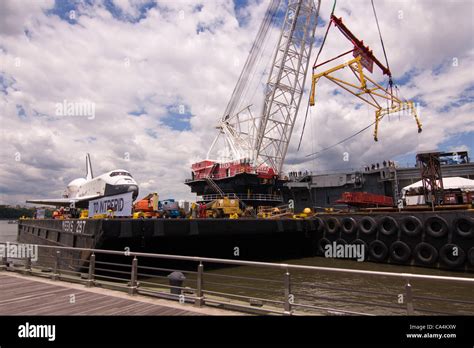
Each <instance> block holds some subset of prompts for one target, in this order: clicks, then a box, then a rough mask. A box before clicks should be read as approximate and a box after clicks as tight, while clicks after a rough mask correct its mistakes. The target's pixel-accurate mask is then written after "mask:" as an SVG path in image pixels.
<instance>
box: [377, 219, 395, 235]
mask: <svg viewBox="0 0 474 348" xmlns="http://www.w3.org/2000/svg"><path fill="white" fill-rule="evenodd" d="M379 231H380V232H382V234H384V235H386V236H391V235H393V234H395V233H397V231H398V223H397V220H395V219H394V218H393V217H391V216H384V217H383V218H381V219H380V221H379Z"/></svg>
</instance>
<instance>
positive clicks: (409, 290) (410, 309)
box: [405, 278, 414, 315]
mask: <svg viewBox="0 0 474 348" xmlns="http://www.w3.org/2000/svg"><path fill="white" fill-rule="evenodd" d="M405 296H406V303H407V315H413V314H414V310H413V294H412V288H411V284H410V279H408V278H407V282H406V284H405Z"/></svg>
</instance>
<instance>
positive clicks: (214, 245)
mask: <svg viewBox="0 0 474 348" xmlns="http://www.w3.org/2000/svg"><path fill="white" fill-rule="evenodd" d="M18 241H19V242H21V243H34V244H46V245H59V246H68V247H84V248H97V249H114V250H124V251H125V250H133V251H144V252H153V253H166V254H178V255H193V256H208V257H221V258H230V259H247V260H264V259H265V260H268V259H283V258H289V257H291V258H295V257H305V256H314V255H320V256H323V257H324V251H325V245H326V244H331V245H333V242H336V243H337V244H363V245H364V247H365V256H366V260H365V261H369V262H381V263H392V264H400V265H413V266H421V267H430V268H438V269H448V270H457V271H465V272H472V271H474V212H473V211H442V212H434V213H433V212H401V213H399V212H393V213H387V212H384V213H345V214H341V213H338V214H318V215H317V216H316V217H313V218H311V219H305V220H296V219H279V220H270V219H266V220H264V219H193V220H189V219H119V218H115V219H90V220H80V219H71V220H20V222H19V227H18ZM74 253H75V254H74V255H71V256H74V257H77V256H80V258H81V259H83V260H87V258H88V257H89V254H88V253H87V252H79V251H77V252H74ZM53 257H54V253H53V252H51V253H49V254H48V253H46V252H45V253H43V255H41V254H40V262H43V263H51V261H52V259H53ZM81 266H82V264H80V263H76V264H72V265H68V267H70V268H76V269H77V268H80V267H81Z"/></svg>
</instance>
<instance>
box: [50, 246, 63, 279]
mask: <svg viewBox="0 0 474 348" xmlns="http://www.w3.org/2000/svg"><path fill="white" fill-rule="evenodd" d="M60 256H61V252H60V251H59V250H57V251H56V256H55V258H54V268H53V276H52V277H51V279H52V280H58V279H59V258H60Z"/></svg>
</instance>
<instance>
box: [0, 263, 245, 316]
mask: <svg viewBox="0 0 474 348" xmlns="http://www.w3.org/2000/svg"><path fill="white" fill-rule="evenodd" d="M0 315H164V316H168V315H170V316H171V315H173V316H174V315H241V314H240V313H235V312H231V311H226V310H221V309H217V308H209V307H202V308H197V307H193V306H192V305H190V304H179V303H177V302H176V301H169V300H163V299H154V298H150V297H145V296H140V295H137V296H133V297H131V296H128V295H127V294H125V293H123V292H120V291H115V290H110V289H101V288H84V286H83V285H80V284H74V283H67V282H63V281H52V280H49V279H43V278H37V277H35V278H34V279H32V277H29V276H24V275H21V274H17V273H8V274H6V272H2V273H0Z"/></svg>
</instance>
